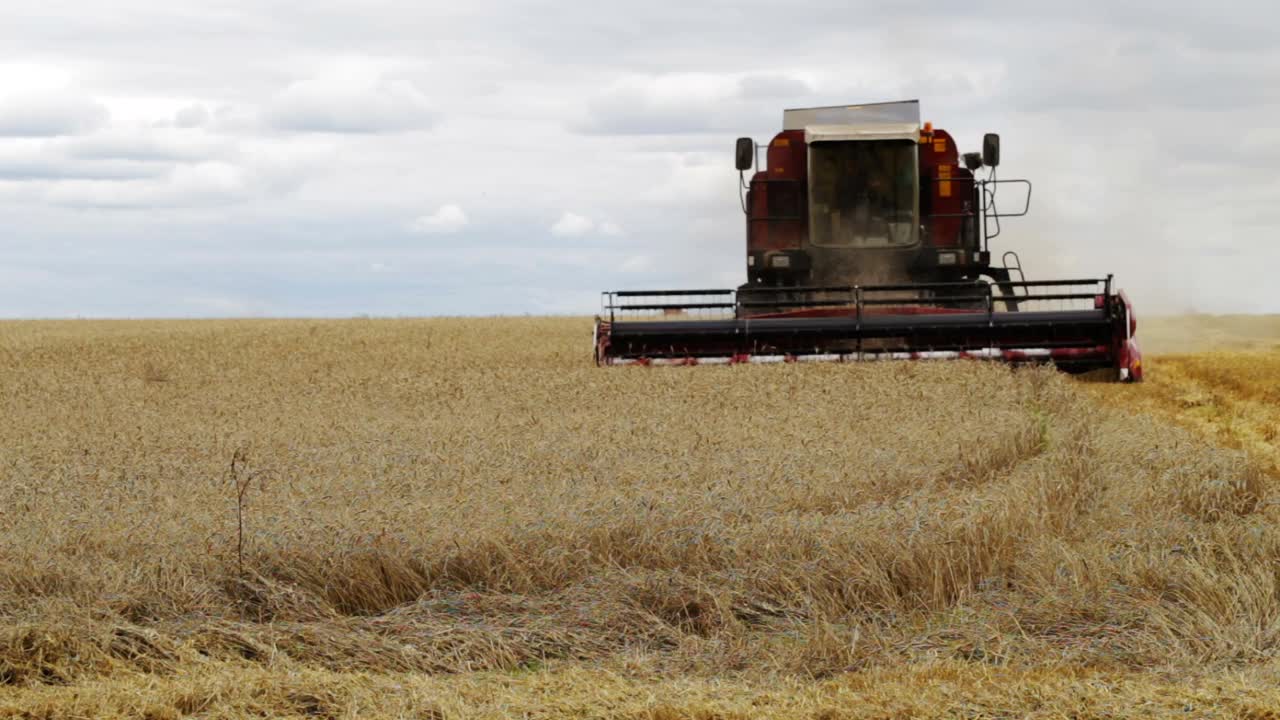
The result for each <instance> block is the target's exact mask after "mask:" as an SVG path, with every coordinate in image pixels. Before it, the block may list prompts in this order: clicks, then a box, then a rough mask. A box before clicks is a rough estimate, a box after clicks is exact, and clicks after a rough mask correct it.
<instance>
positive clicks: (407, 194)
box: [0, 0, 1280, 317]
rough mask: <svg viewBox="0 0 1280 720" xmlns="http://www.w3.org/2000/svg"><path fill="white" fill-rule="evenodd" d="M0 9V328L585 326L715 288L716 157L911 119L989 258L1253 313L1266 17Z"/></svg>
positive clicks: (1021, 6)
mask: <svg viewBox="0 0 1280 720" xmlns="http://www.w3.org/2000/svg"><path fill="white" fill-rule="evenodd" d="M212 5H214V4H213V3H193V2H183V1H181V0H168V1H166V2H157V1H153V0H119V1H117V2H113V3H109V4H106V3H90V2H71V1H69V2H60V3H35V4H31V3H25V4H19V3H13V2H8V3H6V7H5V10H4V17H5V21H4V22H3V23H2V24H0V213H2V215H0V216H2V217H3V218H4V225H3V231H2V232H0V316H6V317H34V316H39V317H61V316H175V315H176V316H240V315H332V316H351V315H357V314H375V315H430V314H459V313H481V314H488V313H516V314H519V313H547V312H556V313H559V312H574V313H584V314H585V313H589V312H591V311H593V310H594V309H595V308H596V306H597V303H598V297H599V296H598V293H599V291H600V290H604V289H618V288H624V287H631V288H642V287H679V286H697V287H705V286H708V285H715V284H723V285H731V284H736V283H738V282H740V281H741V280H742V277H743V271H744V268H743V265H744V262H743V242H744V241H743V221H742V216H741V210H740V209H739V206H738V202H739V200H738V194H737V182H738V177H737V173H736V172H735V171H734V170H733V167H732V162H733V159H732V154H733V153H732V146H733V140H734V138H735V137H737V136H739V135H752V136H754V137H755V138H756V139H757V140H761V141H764V140H767V139H768V137H769V136H771V135H772V134H773V133H774V132H776V131H777V130H778V129H779V128H780V124H781V115H782V109H783V108H785V107H797V106H809V105H828V104H847V103H858V102H873V101H879V100H893V99H901V98H919V99H920V100H921V106H922V109H923V112H924V115H925V117H926V119H929V120H932V121H934V122H935V124H937V125H938V126H940V127H945V128H947V129H948V130H950V131H951V132H952V133H953V134H954V135H956V137H957V138H958V139H959V141H960V142H961V144H962V145H963V146H966V149H975V148H976V146H977V145H978V143H979V141H980V139H981V136H982V133H983V132H986V131H998V132H1000V133H1001V135H1002V139H1003V153H1002V154H1003V158H1002V159H1003V163H1002V166H1001V172H1002V176H1003V177H1006V178H1011V177H1026V178H1030V179H1032V180H1033V181H1034V182H1035V193H1034V197H1033V203H1032V214H1031V216H1029V217H1027V218H1023V219H1018V220H1010V221H1008V222H1007V223H1006V225H1005V228H1004V233H1003V234H1002V236H1001V237H1000V238H999V239H998V240H997V241H996V242H995V244H994V249H995V250H997V251H1002V250H1006V249H1012V250H1017V251H1019V252H1020V253H1021V254H1022V258H1023V263H1024V265H1025V266H1026V267H1027V269H1028V273H1029V275H1031V276H1033V277H1052V276H1086V275H1099V274H1105V273H1108V272H1113V273H1115V274H1116V275H1117V277H1118V279H1119V281H1120V283H1121V284H1122V285H1123V286H1124V287H1126V288H1127V289H1129V291H1130V293H1131V295H1133V296H1134V297H1135V302H1136V303H1137V304H1138V306H1139V311H1140V312H1142V311H1146V312H1182V311H1203V312H1280V290H1278V289H1277V286H1276V281H1275V279H1274V278H1275V275H1276V272H1277V268H1280V203H1278V202H1277V201H1278V200H1280V174H1278V173H1277V172H1276V171H1275V169H1274V168H1275V166H1276V165H1277V163H1280V129H1277V127H1276V125H1277V122H1276V118H1277V117H1280V113H1278V112H1277V110H1280V84H1278V83H1277V82H1276V78H1278V77H1280V31H1277V30H1276V28H1277V27H1280V10H1277V9H1276V6H1274V5H1272V4H1263V3H1261V2H1258V3H1245V2H1237V3H1230V2H1226V3H1196V4H1187V5H1186V6H1185V7H1180V6H1179V5H1178V4H1176V3H1168V2H1154V1H1152V2H1129V3H1124V4H1123V6H1121V4H1119V3H1108V2H1098V3H1091V2H1078V3H1068V4H1054V5H1053V6H1048V5H1046V7H1043V8H1036V7H1033V5H1035V4H1032V3H1020V2H1012V0H1009V1H993V2H969V3H959V4H955V5H954V6H948V5H946V4H942V3H918V2H904V3H896V4H888V3H859V2H847V1H840V2H837V1H835V0H832V1H830V2H827V1H825V0H824V1H822V2H810V3H803V2H801V3H795V4H792V5H786V4H778V3H772V2H768V3H766V2H758V1H755V0H742V1H737V2H732V3H729V2H706V3H688V2H664V1H662V0H657V1H655V2H649V3H629V4H625V5H618V6H608V5H602V4H600V3H592V2H576V1H574V0H556V1H555V2H551V1H550V0H548V1H546V2H523V3H497V2H491V1H489V0H472V1H471V2H468V3H460V4H459V3H450V4H444V3H420V2H408V1H405V2H399V1H393V0H365V1H364V2H358V3H357V2H343V1H340V0H318V1H317V2H312V3H308V4H306V5H305V6H299V5H297V4H296V3H284V2H275V1H270V0H267V1H263V0H255V1H248V0H246V1H243V2H220V3H217V4H216V7H211V6H212Z"/></svg>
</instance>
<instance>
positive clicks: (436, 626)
mask: <svg viewBox="0 0 1280 720" xmlns="http://www.w3.org/2000/svg"><path fill="white" fill-rule="evenodd" d="M589 338H590V329H589V324H587V323H584V322H583V321H582V320H577V319H519V320H517V319H486V320H466V319H441V320H394V321H392V320H386V321H382V320H358V321H253V322H138V323H130V322H83V323H82V322H63V323H57V322H50V323H44V322H28V323H6V324H0V366H2V368H3V372H0V396H2V397H3V398H4V402H5V411H6V412H5V418H4V421H3V422H0V508H2V509H3V510H2V513H3V514H0V613H2V614H3V617H4V624H3V631H2V634H0V713H9V714H18V715H21V714H23V713H27V714H30V715H32V716H38V717H84V716H122V717H137V716H144V715H145V716H150V717H176V716H180V715H189V714H196V715H200V716H206V717H244V716H290V715H292V716H325V717H355V716H359V717H375V716H385V717H414V716H416V717H470V716H474V717H506V716H515V717H524V716H543V717H559V716H565V715H574V716H609V717H635V718H641V717H644V718H678V717H717V716H723V717H734V716H741V717H794V716H795V715H796V714H802V715H808V716H813V717H833V718H834V717H843V716H850V717H858V716H892V715H900V716H907V715H937V716H947V715H951V716H954V715H955V714H969V715H973V716H984V715H985V716H993V715H1002V714H1003V715H1019V714H1027V713H1034V712H1040V713H1042V714H1047V715H1049V716H1055V715H1069V714H1071V713H1072V712H1075V713H1077V714H1089V713H1094V714H1105V713H1117V712H1126V710H1127V709H1132V708H1133V707H1136V706H1139V705H1142V704H1144V703H1148V705H1147V706H1146V707H1147V708H1148V711H1149V712H1150V713H1153V714H1161V713H1165V712H1173V711H1182V710H1184V709H1186V708H1188V707H1191V708H1194V709H1197V711H1203V710H1204V709H1206V708H1210V707H1218V708H1219V709H1220V710H1221V711H1222V712H1224V713H1235V714H1248V713H1263V712H1265V711H1268V710H1269V709H1270V710H1272V711H1274V710H1275V709H1276V708H1278V707H1280V693H1277V692H1276V691H1274V690H1272V689H1271V688H1273V687H1274V686H1275V683H1274V682H1273V681H1274V679H1275V678H1274V675H1275V673H1274V671H1275V669H1276V668H1277V667H1280V666H1277V665H1276V664H1275V661H1274V660H1273V657H1274V655H1275V653H1276V651H1277V648H1280V576H1278V575H1277V573H1276V572H1275V567H1276V564H1277V562H1280V529H1277V525H1276V523H1275V520H1276V519H1277V511H1276V507H1275V504H1274V503H1275V498H1276V491H1277V478H1276V475H1275V472H1274V471H1273V470H1272V469H1271V467H1270V462H1269V461H1270V457H1269V456H1267V455H1266V453H1268V452H1273V451H1274V449H1275V447H1276V443H1275V438H1274V436H1272V437H1271V438H1270V439H1267V438H1266V436H1265V431H1262V430H1260V431H1258V433H1257V437H1256V443H1243V442H1242V443H1237V445H1238V447H1239V448H1243V449H1233V448H1215V447H1214V446H1212V445H1210V444H1208V443H1206V442H1205V441H1204V440H1202V439H1200V438H1199V437H1198V436H1197V435H1195V434H1192V433H1189V432H1186V431H1184V430H1181V429H1178V428H1176V427H1173V426H1171V425H1168V424H1164V423H1159V422H1153V421H1152V420H1151V419H1150V418H1149V417H1148V416H1136V415H1133V414H1131V413H1128V412H1123V411H1120V410H1116V409H1112V408H1111V407H1109V405H1110V403H1107V404H1103V403H1099V402H1098V401H1097V396H1098V394H1101V395H1102V396H1103V398H1104V399H1107V400H1112V399H1115V400H1117V401H1119V402H1120V404H1122V405H1123V404H1125V402H1124V401H1123V400H1122V398H1123V397H1124V395H1123V394H1124V393H1126V392H1129V393H1131V394H1132V397H1135V398H1145V397H1148V396H1150V395H1151V394H1153V393H1150V392H1148V394H1145V395H1144V394H1142V393H1144V392H1147V388H1141V389H1135V388H1131V387H1106V388H1094V387H1093V386H1085V385H1083V384H1081V383H1076V382H1074V381H1072V380H1070V379H1069V378H1066V377H1062V376H1059V375H1057V374H1055V373H1054V372H1052V371H1051V370H1047V369H1043V368H1039V369H1037V368H1032V369H1022V370H1011V369H1009V368H1006V367H1003V366H998V365H988V364H982V363H955V364H937V365H935V364H927V363H926V364H910V363H908V364H897V365H893V364H890V365H867V366H820V367H819V366H780V367H732V368H698V369H693V370H687V371H686V370H653V371H649V370H644V369H614V370H601V369H597V368H595V367H593V366H591V365H590V362H589V359H588V358H589V351H588V348H587V345H588V343H589V341H590V339H589ZM1232 361H1233V362H1234V360H1232ZM1239 362H1245V363H1253V362H1258V361H1257V360H1254V359H1245V360H1239ZM1152 367H1153V369H1152V377H1153V379H1158V378H1159V377H1160V373H1161V372H1162V370H1161V369H1160V368H1161V367H1162V365H1161V364H1160V363H1159V362H1156V363H1153V366H1152ZM1169 367H1170V368H1173V367H1174V365H1172V364H1171V365H1169ZM1187 367H1188V368H1191V367H1193V366H1192V365H1188V366H1187ZM1213 367H1225V366H1223V365H1220V364H1219V365H1213ZM1248 367H1249V368H1253V366H1252V365H1249V366H1248ZM1265 368H1266V369H1265V372H1273V371H1275V374H1274V375H1273V376H1272V377H1273V378H1277V377H1280V368H1276V367H1275V366H1274V365H1265ZM1170 372H1172V370H1170ZM1187 372H1189V373H1190V372H1192V370H1190V369H1188V370H1187ZM1254 372H1255V370H1253V369H1248V370H1246V371H1244V372H1243V376H1244V377H1253V375H1252V374H1251V373H1254ZM1210 374H1211V375H1212V373H1210ZM1233 377H1235V376H1234V375H1233ZM1225 382H1249V381H1246V380H1235V381H1225ZM1258 382H1260V383H1265V381H1264V380H1261V379H1260V380H1258ZM1150 387H1152V388H1160V387H1162V386H1160V385H1158V384H1157V383H1156V382H1153V383H1152V384H1151V385H1150ZM1270 387H1272V388H1274V387H1275V385H1274V384H1273V385H1271V386H1270ZM1256 393H1257V389H1256V388H1255V389H1249V388H1245V389H1242V390H1241V394H1242V395H1247V396H1254V395H1256ZM1258 412H1259V413H1262V410H1258ZM1257 417H1258V418H1266V417H1270V416H1266V415H1261V414H1260V415H1258V416H1257ZM1249 422H1253V421H1252V420H1250V421H1249ZM1237 426H1239V427H1244V425H1243V424H1241V423H1237ZM1250 437H1251V438H1252V437H1253V436H1250ZM1268 443H1269V444H1268Z"/></svg>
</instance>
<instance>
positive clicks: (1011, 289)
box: [595, 100, 1142, 381]
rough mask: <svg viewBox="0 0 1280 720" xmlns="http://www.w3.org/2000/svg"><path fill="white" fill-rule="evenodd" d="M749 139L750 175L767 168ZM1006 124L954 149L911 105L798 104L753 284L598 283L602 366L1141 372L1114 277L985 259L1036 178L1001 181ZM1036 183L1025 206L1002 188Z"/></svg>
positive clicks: (776, 156) (751, 197)
mask: <svg viewBox="0 0 1280 720" xmlns="http://www.w3.org/2000/svg"><path fill="white" fill-rule="evenodd" d="M757 154H758V150H757V147H756V145H755V143H754V142H753V141H752V140H751V139H750V138H740V139H739V140H738V144H737V167H738V170H739V172H740V173H745V172H746V171H748V170H750V169H752V168H753V167H756V165H757ZM999 164H1000V138H999V136H998V135H994V134H988V135H986V136H985V137H984V138H983V147H982V152H981V153H976V152H975V153H965V154H964V155H963V156H962V155H960V154H959V153H958V151H957V148H956V143H955V141H954V140H953V139H952V137H951V135H950V134H948V133H947V132H946V131H945V130H941V129H938V128H934V127H933V126H932V125H931V124H930V123H925V124H924V125H923V126H921V124H920V112H919V103H918V102H917V101H914V100H912V101H906V102H893V103H877V104H873V105H853V106H837V107H822V108H806V109H799V110H787V111H785V112H784V113H783V130H782V132H780V133H778V134H777V135H776V136H774V138H773V140H772V141H770V143H769V145H768V149H767V151H766V164H765V166H764V167H763V168H759V169H758V170H757V171H756V172H755V174H754V175H752V177H751V182H750V185H749V186H747V185H745V183H744V185H743V186H744V188H746V190H747V192H746V194H745V197H744V198H743V210H744V211H745V213H746V220H747V222H746V229H747V282H746V283H745V284H743V285H741V286H739V287H738V288H737V289H736V290H733V289H712V290H657V291H638V290H629V291H616V292H606V293H604V296H603V299H604V302H603V313H602V315H601V316H600V317H598V318H596V326H595V358H596V362H597V363H598V364H601V365H712V364H721V365H723V364H736V363H776V362H807V361H837V362H850V361H859V360H880V359H944V358H981V359H993V360H1002V361H1006V362H1013V363H1022V362H1052V363H1054V364H1055V365H1057V366H1058V367H1059V368H1062V369H1063V370H1066V371H1068V372H1073V373H1081V372H1090V371H1109V372H1110V373H1111V374H1112V377H1114V378H1115V379H1118V380H1128V381H1136V380H1141V379H1142V362H1141V353H1140V352H1139V350H1138V344H1137V341H1136V340H1135V339H1134V330H1135V329H1136V325H1135V322H1134V318H1133V310H1132V308H1131V307H1130V305H1129V300H1128V298H1127V297H1126V296H1125V294H1124V293H1123V292H1121V291H1119V290H1117V289H1116V288H1115V287H1114V286H1113V284H1112V281H1111V277H1110V276H1108V277H1106V278H1103V279H1085V280H1041V281H1029V280H1027V279H1026V278H1025V277H1023V274H1022V268H1021V263H1020V262H1019V261H1018V260H1017V255H1016V254H1014V253H1012V252H1007V253H1004V256H1003V258H1002V259H1001V264H1000V266H995V265H993V264H992V263H991V251H990V247H989V243H990V240H991V239H992V238H993V237H995V236H996V235H998V234H999V232H1000V219H1001V218H1005V217H1017V216H1021V215H1025V214H1026V213H1027V209H1028V206H1029V204H1030V199H1031V183H1030V182H1028V181H1026V180H1000V179H997V178H996V167H997V166H998V165H999ZM1008 185H1013V186H1017V187H1019V188H1020V189H1022V190H1024V191H1025V198H1026V202H1025V203H1023V204H1022V207H1021V209H1020V210H1018V211H1017V212H1006V213H1002V212H1000V211H998V210H997V209H996V205H995V198H996V192H997V190H998V189H999V188H1000V187H1001V186H1008Z"/></svg>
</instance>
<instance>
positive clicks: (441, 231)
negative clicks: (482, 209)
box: [409, 205, 470, 235]
mask: <svg viewBox="0 0 1280 720" xmlns="http://www.w3.org/2000/svg"><path fill="white" fill-rule="evenodd" d="M469 222H470V220H468V219H467V214H466V213H465V212H463V211H462V208H460V207H458V206H457V205H441V206H440V207H439V208H438V209H437V210H436V211H435V212H434V213H431V214H430V215H423V216H422V217H419V218H417V219H416V220H414V221H413V222H412V223H410V224H409V229H410V230H412V231H413V232H416V233H423V234H426V235H446V234H450V233H456V232H458V231H459V230H461V229H462V228H464V227H466V226H467V224H468V223H469Z"/></svg>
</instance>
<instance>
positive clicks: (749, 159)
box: [734, 137, 756, 170]
mask: <svg viewBox="0 0 1280 720" xmlns="http://www.w3.org/2000/svg"><path fill="white" fill-rule="evenodd" d="M735 151H736V152H735V153H734V160H735V161H736V164H737V166H738V169H739V170H750V169H751V166H752V165H755V164H756V143H755V141H754V140H752V139H751V138H749V137H745V138H738V146H737V148H735Z"/></svg>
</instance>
